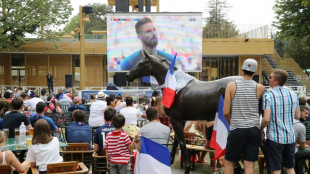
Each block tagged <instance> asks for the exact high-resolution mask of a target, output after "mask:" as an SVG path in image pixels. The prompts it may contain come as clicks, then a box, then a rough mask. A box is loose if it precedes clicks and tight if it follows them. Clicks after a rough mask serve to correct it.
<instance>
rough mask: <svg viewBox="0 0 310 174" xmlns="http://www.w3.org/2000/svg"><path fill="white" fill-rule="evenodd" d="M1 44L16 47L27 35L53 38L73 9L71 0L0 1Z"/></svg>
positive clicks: (22, 42)
mask: <svg viewBox="0 0 310 174" xmlns="http://www.w3.org/2000/svg"><path fill="white" fill-rule="evenodd" d="M0 10H1V13H0V48H17V47H19V46H20V45H22V44H25V43H26V39H25V35H26V34H32V35H37V36H39V37H40V39H51V38H54V37H57V36H59V35H60V34H61V31H60V30H59V29H57V27H58V26H59V25H62V24H65V23H66V22H67V19H68V18H69V15H70V14H71V12H72V10H73V9H72V7H71V5H70V0H2V1H1V2H0Z"/></svg>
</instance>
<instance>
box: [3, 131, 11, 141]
mask: <svg viewBox="0 0 310 174" xmlns="http://www.w3.org/2000/svg"><path fill="white" fill-rule="evenodd" d="M3 133H4V137H5V139H4V141H6V143H8V141H9V133H10V132H9V129H3Z"/></svg>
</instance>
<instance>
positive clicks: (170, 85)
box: [161, 53, 177, 108]
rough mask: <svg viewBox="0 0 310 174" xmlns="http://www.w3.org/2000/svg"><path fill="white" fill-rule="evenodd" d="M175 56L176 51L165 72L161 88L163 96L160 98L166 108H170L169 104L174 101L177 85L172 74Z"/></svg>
mask: <svg viewBox="0 0 310 174" xmlns="http://www.w3.org/2000/svg"><path fill="white" fill-rule="evenodd" d="M176 57H177V53H176V54H175V56H174V58H173V60H172V62H171V64H170V67H169V70H168V72H167V75H166V79H165V84H164V90H163V98H162V100H161V103H162V104H163V105H164V106H165V107H166V108H170V107H171V105H172V104H173V102H174V96H175V90H176V87H177V81H176V80H175V77H174V75H173V68H174V63H175V59H176Z"/></svg>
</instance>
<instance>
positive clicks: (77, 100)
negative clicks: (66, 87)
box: [68, 96, 86, 112]
mask: <svg viewBox="0 0 310 174" xmlns="http://www.w3.org/2000/svg"><path fill="white" fill-rule="evenodd" d="M81 101H82V100H81V98H80V97H79V96H77V97H74V105H71V106H70V107H69V108H68V111H71V112H72V111H74V110H76V109H79V110H82V111H86V108H85V107H84V106H82V105H80V104H81Z"/></svg>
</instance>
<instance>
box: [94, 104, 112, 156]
mask: <svg viewBox="0 0 310 174" xmlns="http://www.w3.org/2000/svg"><path fill="white" fill-rule="evenodd" d="M115 114H116V110H115V109H114V108H111V107H109V108H107V109H106V110H105V111H104V119H105V121H106V124H104V125H102V126H100V127H98V128H97V130H96V133H95V136H94V151H95V152H97V153H98V155H102V152H103V151H102V149H103V145H104V141H105V138H106V136H107V134H108V133H110V132H112V131H114V130H115V128H114V126H113V125H112V118H113V116H114V115H115Z"/></svg>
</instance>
